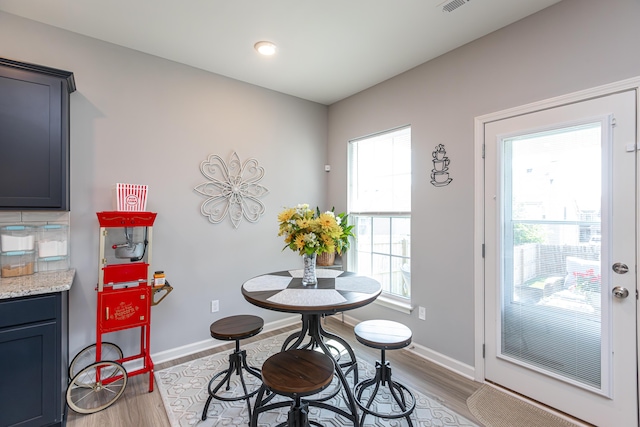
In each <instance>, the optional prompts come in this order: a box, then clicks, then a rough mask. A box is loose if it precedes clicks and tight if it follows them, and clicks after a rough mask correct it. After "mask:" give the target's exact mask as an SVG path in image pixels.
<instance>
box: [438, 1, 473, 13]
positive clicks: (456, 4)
mask: <svg viewBox="0 0 640 427" xmlns="http://www.w3.org/2000/svg"><path fill="white" fill-rule="evenodd" d="M469 1H470V0H452V1H450V2H449V3H447V4H445V5H444V6H442V11H443V12H453V11H454V10H456V9H457V8H459V7H460V6H464V5H465V4H466V3H469Z"/></svg>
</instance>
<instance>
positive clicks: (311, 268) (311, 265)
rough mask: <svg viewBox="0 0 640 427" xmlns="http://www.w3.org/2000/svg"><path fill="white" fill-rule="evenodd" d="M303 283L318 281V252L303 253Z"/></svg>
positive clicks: (305, 284)
mask: <svg viewBox="0 0 640 427" xmlns="http://www.w3.org/2000/svg"><path fill="white" fill-rule="evenodd" d="M302 263H303V266H304V268H303V270H302V284H303V285H304V286H309V285H315V284H316V283H318V278H317V277H316V254H315V253H314V254H311V255H307V254H302Z"/></svg>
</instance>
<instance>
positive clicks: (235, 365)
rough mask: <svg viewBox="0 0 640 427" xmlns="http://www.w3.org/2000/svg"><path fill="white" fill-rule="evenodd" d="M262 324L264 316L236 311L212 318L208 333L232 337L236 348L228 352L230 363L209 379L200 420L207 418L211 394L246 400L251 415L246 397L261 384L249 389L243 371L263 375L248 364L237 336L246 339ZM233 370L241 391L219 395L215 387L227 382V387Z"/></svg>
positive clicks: (225, 338)
mask: <svg viewBox="0 0 640 427" xmlns="http://www.w3.org/2000/svg"><path fill="white" fill-rule="evenodd" d="M263 326H264V320H262V318H260V317H258V316H251V315H238V316H230V317H225V318H223V319H220V320H217V321H215V322H213V323H212V324H211V326H210V327H209V330H210V332H211V336H212V337H213V338H215V339H217V340H223V341H235V342H236V349H235V351H234V352H233V353H231V354H230V355H229V367H228V368H227V369H225V370H224V371H222V372H218V373H217V374H215V375H214V376H213V378H211V381H209V387H208V390H209V398H208V399H207V403H206V404H205V405H204V410H203V411H202V420H203V421H204V420H206V419H207V411H208V410H209V404H211V399H213V398H216V399H218V400H223V401H227V402H229V401H235V400H246V402H247V409H248V410H249V418H251V403H250V401H249V400H250V398H251V397H252V396H254V395H255V394H256V393H257V392H258V390H259V389H260V388H259V387H257V388H256V389H255V390H252V391H248V390H247V384H246V383H245V380H244V375H243V371H246V372H247V373H248V374H250V375H253V376H254V377H256V378H258V379H260V380H261V381H262V375H260V370H259V369H258V368H253V367H251V366H249V365H247V353H246V351H244V350H240V340H243V339H247V338H250V337H252V336H254V335H257V334H259V333H260V331H262V328H263ZM233 374H236V375H238V376H239V377H240V382H241V383H242V390H243V392H244V394H242V395H240V396H233V397H228V396H220V395H219V394H218V391H219V390H220V388H221V387H222V385H223V384H225V383H226V384H227V386H226V390H229V389H230V382H231V376H232V375H233ZM223 375H224V377H223V378H222V379H221V380H220V382H219V383H218V384H217V385H216V386H215V387H214V386H213V385H214V383H215V381H216V379H218V378H220V377H221V376H223Z"/></svg>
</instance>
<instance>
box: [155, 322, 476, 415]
mask: <svg viewBox="0 0 640 427" xmlns="http://www.w3.org/2000/svg"><path fill="white" fill-rule="evenodd" d="M289 334H290V333H283V334H280V335H276V336H274V337H270V338H265V339H263V340H260V341H255V342H253V343H250V344H246V345H243V344H242V343H241V349H242V350H245V351H246V352H247V364H249V365H250V366H254V367H260V366H262V364H263V362H264V361H265V360H266V359H267V358H268V357H269V356H271V355H272V354H274V353H277V352H278V351H280V348H281V346H282V343H283V342H284V339H285V338H286V337H287V336H289ZM232 351H233V350H229V351H225V352H221V353H217V354H214V355H211V356H206V357H203V358H200V359H196V360H193V361H191V362H187V363H183V364H181V365H176V366H173V367H170V368H166V369H162V370H159V371H156V372H155V378H156V384H157V388H158V390H159V391H160V395H161V396H162V401H163V403H164V407H165V410H166V411H167V416H168V418H169V422H170V423H171V426H172V427H184V426H200V427H210V426H221V425H229V426H236V425H244V426H246V425H247V424H248V423H249V411H248V409H247V405H246V402H245V401H242V400H241V401H220V400H217V399H213V400H212V401H211V404H210V405H209V410H208V411H207V419H206V420H205V421H202V419H201V417H202V411H203V409H204V405H205V402H206V400H207V398H208V397H209V392H208V390H207V388H208V385H209V380H210V379H211V377H212V376H213V375H215V374H216V373H218V372H221V371H223V370H225V369H227V367H228V366H229V360H228V359H229V354H230V353H232ZM374 373H375V367H374V366H372V365H371V364H370V363H367V362H365V361H363V360H361V359H358V375H359V379H360V380H361V379H363V378H370V377H373V376H374ZM237 378H238V377H237V376H236V375H232V380H231V383H230V384H229V385H230V390H229V391H228V392H227V391H225V390H224V389H225V387H226V386H223V387H222V388H221V391H220V392H219V393H220V394H221V395H222V396H223V397H225V396H226V393H231V394H233V393H234V392H235V393H237V394H236V395H239V394H242V393H241V390H242V385H241V384H240V382H239V381H234V379H237ZM252 378H253V377H252V376H251V375H245V380H246V383H247V387H248V389H249V390H252V389H253V387H255V386H257V384H256V383H255V381H253V379H252ZM347 380H348V382H349V384H350V386H351V387H353V374H349V375H348V377H347ZM334 386H336V387H337V379H334V384H332V385H330V386H329V387H328V388H327V390H325V392H327V393H330V392H331V390H333V389H334V388H333V387H334ZM381 389H382V388H381ZM413 393H414V396H415V398H416V408H415V410H414V412H413V414H412V415H411V420H412V422H413V423H414V425H415V426H434V427H436V426H437V427H478V425H477V424H475V423H473V422H471V421H469V420H468V419H466V418H465V417H463V416H462V415H460V414H457V413H456V412H454V411H452V410H450V409H448V408H446V407H444V406H443V405H442V404H441V403H439V402H438V401H436V400H435V399H432V398H430V397H428V396H425V395H423V394H421V393H417V392H415V391H414V392H413ZM254 400H255V397H254V398H251V401H250V402H251V406H252V407H253V403H254ZM391 400H392V399H391V397H390V396H389V395H388V393H387V394H383V395H382V396H381V398H380V400H378V398H376V402H375V404H376V405H380V406H379V407H378V409H379V411H380V412H384V410H383V409H382V407H388V406H389V405H391V403H390V401H391ZM328 403H330V404H332V405H335V406H340V407H342V408H346V407H347V405H346V403H345V400H344V398H343V397H342V393H338V395H337V396H335V397H333V398H331V400H329V401H328ZM394 405H395V403H394ZM287 411H288V408H281V409H275V410H273V411H268V412H264V413H262V414H260V416H259V418H258V424H259V425H260V426H261V427H262V426H274V425H276V424H279V423H281V422H284V421H286V420H287ZM309 412H310V415H309V418H310V419H312V420H315V421H318V422H319V423H320V424H322V425H325V426H329V425H330V426H349V425H353V423H350V422H349V421H348V420H347V419H346V418H344V417H342V416H340V415H337V414H335V413H334V412H331V411H327V410H321V409H319V408H315V407H311V408H309ZM406 424H407V421H406V420H405V419H402V420H384V419H380V418H376V417H373V416H372V415H368V416H367V417H366V418H365V424H364V425H365V426H376V427H378V426H399V425H400V426H402V425H406Z"/></svg>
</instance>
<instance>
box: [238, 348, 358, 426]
mask: <svg viewBox="0 0 640 427" xmlns="http://www.w3.org/2000/svg"><path fill="white" fill-rule="evenodd" d="M335 369H336V365H335V362H334V361H333V359H332V358H331V357H329V356H327V355H326V354H324V353H321V352H318V351H313V350H300V349H297V350H288V351H282V352H280V353H276V354H274V355H273V356H271V357H269V358H268V359H267V360H266V361H265V362H264V364H263V365H262V383H263V384H262V387H260V391H259V392H258V395H257V396H256V402H255V406H254V408H253V417H252V418H251V424H250V425H251V426H252V427H256V426H257V425H258V416H259V415H260V414H261V413H262V412H265V411H268V410H271V409H275V408H282V407H286V406H290V408H291V409H290V410H289V414H288V416H287V421H286V422H283V423H280V424H278V426H276V427H281V426H288V427H308V426H310V425H315V426H320V427H322V425H321V424H320V423H318V422H316V421H312V420H309V406H315V407H318V408H322V409H328V410H330V411H333V412H335V413H337V414H340V415H343V416H345V417H347V418H349V419H350V420H351V421H352V422H354V423H356V422H357V416H354V415H350V414H348V413H347V412H345V411H344V410H342V409H340V408H336V407H334V406H331V405H328V404H327V403H325V402H324V401H322V400H305V399H303V397H307V396H311V395H314V394H316V393H320V392H321V391H322V390H324V389H325V388H327V387H328V386H329V384H331V380H332V379H333V373H334V370H335ZM267 392H271V394H270V395H269V396H267V397H266V398H264V396H265V393H267ZM276 395H280V396H285V397H288V398H290V399H291V400H287V401H281V402H275V403H268V402H269V401H270V400H271V399H272V398H273V397H274V396H276Z"/></svg>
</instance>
